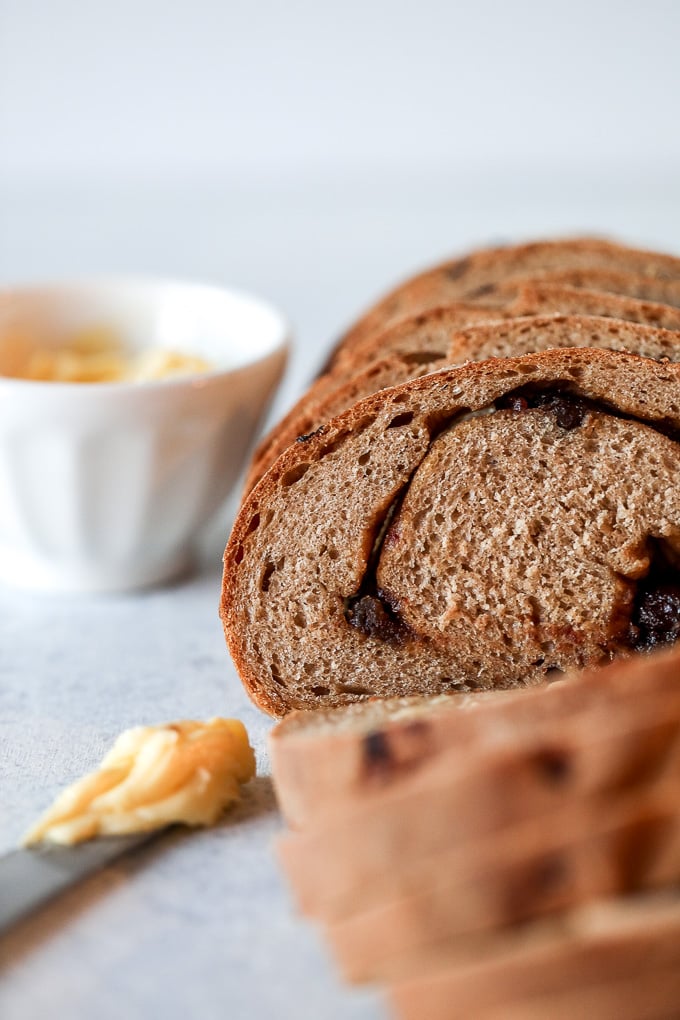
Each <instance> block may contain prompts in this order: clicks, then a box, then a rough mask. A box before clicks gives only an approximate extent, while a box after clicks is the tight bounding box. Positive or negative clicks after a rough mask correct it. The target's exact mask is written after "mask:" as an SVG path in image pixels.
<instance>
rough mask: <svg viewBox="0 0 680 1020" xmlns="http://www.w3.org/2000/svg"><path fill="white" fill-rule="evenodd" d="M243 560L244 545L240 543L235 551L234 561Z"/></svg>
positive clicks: (239, 561)
mask: <svg viewBox="0 0 680 1020" xmlns="http://www.w3.org/2000/svg"><path fill="white" fill-rule="evenodd" d="M242 560H243V546H242V545H239V546H238V547H237V549H236V552H235V553H234V563H237V564H238V563H241V561H242Z"/></svg>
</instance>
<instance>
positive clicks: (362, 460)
mask: <svg viewBox="0 0 680 1020" xmlns="http://www.w3.org/2000/svg"><path fill="white" fill-rule="evenodd" d="M370 459H371V451H370V450H367V451H366V453H362V454H361V456H360V457H359V460H358V463H359V464H361V466H362V467H363V466H364V464H368V462H369V460H370Z"/></svg>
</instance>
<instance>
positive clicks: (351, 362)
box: [244, 294, 515, 493]
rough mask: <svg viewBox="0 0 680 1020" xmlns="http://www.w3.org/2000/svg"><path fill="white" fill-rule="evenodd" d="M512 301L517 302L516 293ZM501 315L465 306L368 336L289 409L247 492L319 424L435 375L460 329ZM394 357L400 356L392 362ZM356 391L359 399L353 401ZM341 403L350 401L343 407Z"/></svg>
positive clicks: (256, 458) (253, 469)
mask: <svg viewBox="0 0 680 1020" xmlns="http://www.w3.org/2000/svg"><path fill="white" fill-rule="evenodd" d="M512 300H513V301H514V300H515V295H514V294H513V297H512ZM499 317H501V318H504V317H505V315H504V313H503V312H502V311H500V310H499V309H496V308H494V309H488V308H483V307H480V306H478V305H472V304H465V303H462V302H457V303H455V304H450V305H447V306H446V307H445V308H432V309H430V310H429V311H428V312H427V313H425V314H423V315H417V316H415V317H414V318H411V319H408V320H407V321H405V322H403V323H401V322H400V323H398V324H397V325H396V326H393V327H392V328H390V329H388V330H386V331H385V332H383V333H380V334H378V336H373V337H371V338H369V342H368V343H367V344H364V345H363V347H362V348H361V349H357V350H356V351H352V352H348V354H347V356H345V357H338V359H337V361H336V363H335V364H334V366H333V368H332V369H331V370H330V371H328V372H324V373H323V374H322V375H320V376H319V377H318V378H317V379H315V380H314V382H313V383H312V384H311V386H310V387H309V389H308V390H307V391H306V392H305V393H304V394H303V395H302V396H301V397H300V399H299V400H298V401H297V402H296V403H295V404H294V405H293V407H292V408H291V409H290V411H288V413H287V414H286V415H285V416H284V417H283V418H282V419H281V421H279V422H277V424H276V425H274V426H273V428H272V429H271V430H270V431H269V432H268V433H267V435H266V436H265V437H264V438H263V439H262V440H261V441H260V443H259V444H258V446H257V447H256V449H255V452H254V454H253V458H252V463H251V466H250V470H249V472H248V476H247V478H246V482H245V485H244V491H245V492H246V493H247V492H250V490H251V489H252V488H253V487H254V486H255V485H256V484H257V482H258V481H259V480H260V478H261V477H262V475H263V474H264V473H265V472H266V471H267V470H268V468H269V467H270V466H271V464H273V463H274V461H275V460H276V458H277V457H278V456H279V454H280V453H282V452H283V450H285V449H286V447H287V446H289V445H290V443H292V442H295V440H296V439H297V438H298V437H299V436H304V435H306V434H308V433H309V432H314V430H315V429H317V428H318V427H319V425H322V424H324V423H325V422H326V421H328V419H329V418H332V417H333V416H334V414H336V413H339V412H340V411H344V410H345V409H346V408H347V407H350V406H351V404H352V403H355V402H356V401H357V400H360V399H361V397H364V396H368V395H369V394H371V393H376V392H377V391H378V390H380V389H385V388H386V387H387V386H393V385H395V382H397V381H398V382H404V381H405V380H406V379H412V378H416V377H417V376H418V375H423V374H424V373H425V372H430V371H433V368H432V366H433V365H436V363H437V362H440V363H441V364H444V363H445V361H444V360H443V359H444V358H445V356H446V354H447V353H448V349H449V344H450V340H451V337H452V335H454V334H455V333H457V332H458V330H460V329H463V328H464V327H465V326H469V325H471V324H473V323H480V322H488V321H490V320H491V321H494V320H496V319H497V318H499ZM392 355H396V356H397V357H396V358H392ZM385 358H388V359H390V360H388V362H387V372H386V371H385V367H384V364H383V362H384V360H385ZM393 364H396V365H397V366H398V367H397V373H398V375H394V373H393V371H392V365H393ZM355 376H361V377H362V380H361V382H360V383H359V384H358V386H357V387H355V389H354V390H351V389H350V390H348V392H347V393H345V392H344V388H345V387H347V386H348V384H349V385H350V386H351V383H352V380H353V379H354V377H355ZM341 389H342V390H343V394H342V397H341V398H340V399H339V400H338V399H337V398H336V394H337V393H338V391H339V390H341ZM354 393H356V394H357V395H356V396H354V399H352V397H353V394H354ZM343 400H344V401H349V402H345V403H344V404H343V403H342V401H343ZM329 411H330V413H329Z"/></svg>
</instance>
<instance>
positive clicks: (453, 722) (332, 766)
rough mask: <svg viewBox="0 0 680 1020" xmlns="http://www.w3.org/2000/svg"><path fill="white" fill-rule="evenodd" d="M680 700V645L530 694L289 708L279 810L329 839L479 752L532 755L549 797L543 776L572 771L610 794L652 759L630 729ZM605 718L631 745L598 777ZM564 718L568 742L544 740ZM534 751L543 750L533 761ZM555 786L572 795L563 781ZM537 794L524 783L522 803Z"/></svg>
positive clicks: (275, 774) (278, 766)
mask: <svg viewBox="0 0 680 1020" xmlns="http://www.w3.org/2000/svg"><path fill="white" fill-rule="evenodd" d="M641 691H643V692H644V699H642V698H641V695H640V692H641ZM678 696H680V646H679V645H675V646H673V647H672V648H670V649H669V650H667V651H663V652H660V653H659V652H657V653H656V654H654V655H651V656H650V655H636V656H632V657H631V658H630V659H619V660H617V661H615V662H612V663H610V665H608V666H606V667H605V668H604V669H599V670H587V671H585V672H583V673H579V674H575V675H574V674H572V675H571V676H569V677H567V678H564V679H562V680H560V682H557V683H551V684H548V685H545V684H543V685H541V686H538V687H534V688H530V689H528V690H521V689H514V690H507V691H489V692H482V693H477V694H445V695H440V696H438V697H433V698H428V697H411V698H393V699H387V700H377V699H375V700H372V701H362V702H358V703H357V704H353V705H347V706H345V707H343V708H336V709H328V710H325V711H324V710H317V711H298V712H291V713H290V714H289V715H288V716H286V718H285V719H283V720H282V721H281V722H279V723H278V724H277V725H276V726H275V727H274V729H273V730H272V732H271V735H270V739H269V753H270V760H271V766H272V778H273V781H274V787H275V790H276V796H277V800H278V804H279V807H280V809H281V811H282V813H283V815H284V818H285V819H286V821H287V822H288V824H289V825H290V826H291V827H292V828H294V829H307V830H315V831H320V830H323V829H324V827H326V826H327V825H328V824H329V823H333V822H337V821H338V820H339V819H341V818H342V816H343V815H347V814H353V813H355V812H356V811H357V810H361V809H362V808H364V807H365V808H366V809H367V811H368V813H369V814H370V812H372V811H373V810H375V809H376V808H378V807H379V806H380V805H381V804H384V803H385V795H386V794H391V793H394V792H396V793H398V794H399V796H401V795H403V794H404V793H406V794H410V793H413V792H416V793H418V792H420V791H421V790H422V789H423V786H424V784H427V783H430V784H431V783H432V780H433V778H436V777H438V776H443V777H447V776H448V777H452V776H453V777H455V775H456V774H457V773H458V772H459V771H460V762H461V760H464V761H466V760H467V756H468V754H469V753H470V752H469V749H471V748H473V749H474V750H475V754H476V755H479V754H480V752H481V751H483V750H486V752H487V753H488V752H489V751H490V750H492V749H495V750H496V752H497V751H498V750H499V749H501V751H502V749H503V747H506V748H508V746H510V747H511V748H512V747H513V746H514V747H517V746H519V748H521V749H522V750H523V752H524V754H525V756H526V758H525V760H526V763H527V768H528V772H527V777H528V778H529V780H531V778H532V777H533V779H534V780H536V781H537V782H538V789H539V790H540V791H542V792H543V794H544V795H545V791H546V786H545V784H544V782H543V780H548V779H549V778H550V776H551V774H552V773H555V775H556V777H558V776H559V774H560V773H562V772H566V773H567V774H568V775H569V781H570V783H574V782H576V783H578V784H579V786H578V790H579V791H580V792H581V793H583V792H585V791H586V790H587V789H588V788H591V789H592V787H590V786H588V784H592V783H595V782H598V781H599V782H600V784H601V787H602V788H608V787H611V786H617V785H620V784H621V783H623V782H624V780H625V778H626V776H627V775H634V774H636V773H637V772H638V771H640V772H641V774H642V775H644V774H645V771H644V769H643V768H641V766H640V762H641V757H640V755H641V754H643V755H645V754H649V753H650V749H649V747H648V746H647V745H645V743H644V740H643V742H642V744H638V745H637V749H636V746H635V744H634V740H635V739H638V738H636V737H635V733H636V730H635V727H634V726H631V723H632V722H637V723H638V724H639V726H640V727H641V732H642V733H644V732H645V728H646V727H648V726H649V725H650V722H651V725H652V727H654V725H655V721H656V720H657V719H658V718H659V713H658V711H657V705H658V704H659V703H660V704H661V718H662V719H663V718H666V717H668V716H669V713H670V707H671V706H672V705H674V704H675V701H676V699H677V697H678ZM638 705H639V706H640V707H639V709H638ZM603 717H606V726H607V730H608V731H609V733H610V734H612V733H614V732H621V733H622V734H623V735H624V740H623V742H622V743H621V744H620V746H619V747H618V751H616V747H617V745H616V744H615V745H614V748H615V752H614V753H615V755H616V754H617V753H618V754H619V757H618V758H617V757H616V756H614V757H613V758H611V759H603V758H602V757H601V758H600V764H599V765H598V767H597V771H596V770H595V760H594V759H593V757H592V754H591V758H590V760H589V761H588V762H587V763H585V762H584V761H583V759H582V758H581V757H580V755H581V754H582V753H583V751H582V749H583V748H584V747H586V746H587V742H586V740H585V739H584V737H585V734H586V733H590V734H592V739H591V746H592V745H593V744H594V743H595V740H596V738H597V737H598V735H600V736H601V727H602V721H603ZM556 720H559V722H560V730H559V734H558V735H555V734H554V733H553V736H552V738H550V736H549V735H548V736H545V730H546V727H550V726H553V728H554V726H555V722H556ZM542 741H544V743H543V745H542V746H541V742H542ZM574 741H576V742H575V743H574ZM546 747H548V748H549V749H550V753H549V754H547V755H546V754H545V753H544V752H545V749H546ZM532 748H534V749H536V748H538V749H539V751H540V752H541V753H538V754H537V756H536V757H534V758H532V755H534V754H536V751H535V750H532ZM602 751H603V744H602V742H601V740H600V742H599V753H600V755H602ZM456 760H457V763H456ZM651 760H654V756H653V755H652V758H651ZM542 766H544V771H543V772H542ZM501 767H502V766H501ZM514 775H515V776H517V772H516V771H515V773H514ZM604 777H606V778H604ZM506 785H507V784H506V783H502V784H501V786H500V787H499V789H501V790H505V787H506ZM551 789H552V788H551V787H550V785H548V786H547V790H548V791H550V790H551ZM554 790H555V792H558V793H559V795H560V796H561V795H562V793H563V790H562V788H561V784H560V783H556V785H555V787H554ZM528 795H529V794H528V789H527V785H526V783H525V784H524V786H523V789H522V793H521V800H522V802H524V801H525V799H526V798H527V797H528Z"/></svg>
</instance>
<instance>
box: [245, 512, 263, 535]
mask: <svg viewBox="0 0 680 1020" xmlns="http://www.w3.org/2000/svg"><path fill="white" fill-rule="evenodd" d="M259 526H260V515H259V514H253V516H252V517H251V518H250V524H249V525H248V530H247V531H246V535H252V533H253V532H254V531H257V529H258V528H259Z"/></svg>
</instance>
